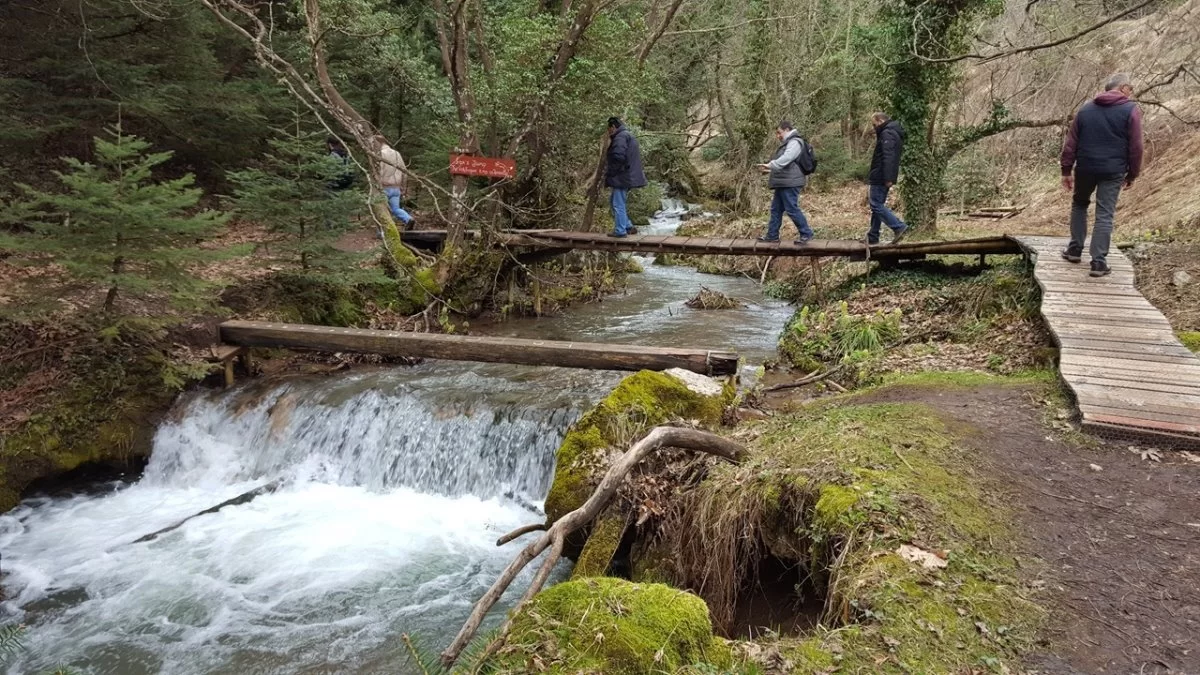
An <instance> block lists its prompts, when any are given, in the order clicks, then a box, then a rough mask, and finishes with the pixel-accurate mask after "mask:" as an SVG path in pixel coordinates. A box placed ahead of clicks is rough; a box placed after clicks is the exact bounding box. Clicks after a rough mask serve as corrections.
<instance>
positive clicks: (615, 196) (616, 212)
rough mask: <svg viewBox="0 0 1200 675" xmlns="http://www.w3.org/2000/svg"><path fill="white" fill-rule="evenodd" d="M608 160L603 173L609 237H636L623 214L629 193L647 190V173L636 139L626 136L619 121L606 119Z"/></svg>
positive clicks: (627, 218) (625, 213)
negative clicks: (609, 213)
mask: <svg viewBox="0 0 1200 675" xmlns="http://www.w3.org/2000/svg"><path fill="white" fill-rule="evenodd" d="M608 135H609V137H610V139H611V140H610V141H609V144H608V160H607V163H606V164H605V169H604V184H605V185H607V186H608V187H610V188H612V196H611V198H610V200H609V205H610V206H611V207H612V217H613V231H612V232H609V233H608V236H610V237H624V236H625V235H627V234H637V228H636V227H634V226H633V223H631V222H629V213H628V212H627V211H626V210H625V204H626V198H627V197H628V196H629V191H630V190H635V189H637V188H642V187H646V173H645V172H644V171H643V170H642V151H641V149H640V148H639V147H638V142H637V138H634V136H633V134H631V133H629V130H628V129H626V128H625V125H624V124H621V120H619V119H617V118H616V117H610V118H608Z"/></svg>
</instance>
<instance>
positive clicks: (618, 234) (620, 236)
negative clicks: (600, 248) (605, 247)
mask: <svg viewBox="0 0 1200 675" xmlns="http://www.w3.org/2000/svg"><path fill="white" fill-rule="evenodd" d="M608 236H610V237H613V238H616V239H624V238H625V233H624V232H609V233H608Z"/></svg>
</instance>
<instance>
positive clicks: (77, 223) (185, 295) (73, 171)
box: [0, 124, 225, 313]
mask: <svg viewBox="0 0 1200 675" xmlns="http://www.w3.org/2000/svg"><path fill="white" fill-rule="evenodd" d="M105 134H106V136H107V138H104V137H95V139H94V141H95V158H96V159H95V163H94V164H93V163H87V162H81V161H79V160H78V159H75V158H73V157H64V158H63V161H64V162H66V164H67V171H65V172H57V171H56V172H54V175H55V176H56V177H57V178H58V180H59V182H61V183H62V187H63V190H62V191H60V192H44V191H42V190H38V189H36V188H33V187H30V186H28V185H23V184H21V185H18V187H19V188H20V189H21V191H22V193H23V195H24V199H20V200H18V201H16V202H14V203H13V204H10V205H8V206H7V208H6V210H7V211H8V212H9V213H10V214H14V213H16V214H20V215H21V216H22V220H23V223H22V224H23V225H24V227H25V228H27V229H28V230H30V231H31V232H30V233H28V234H18V235H12V236H4V237H3V238H0V245H3V246H4V247H6V248H9V249H12V250H15V251H17V252H24V253H32V254H39V255H48V256H50V257H51V258H52V259H53V260H54V262H56V263H58V264H60V265H62V266H63V267H64V268H65V269H66V270H67V272H69V273H70V274H71V275H72V276H73V277H74V278H75V279H77V280H79V281H83V282H87V283H97V284H103V285H105V286H106V287H107V289H108V290H107V293H106V294H105V298H104V311H105V312H106V313H109V312H112V311H113V309H114V308H115V303H116V300H117V297H118V295H119V294H121V293H124V294H125V295H128V296H133V297H144V296H147V295H166V296H167V297H169V298H170V299H171V300H174V301H192V300H195V299H196V298H197V296H198V291H199V290H200V289H201V288H203V286H204V284H203V283H202V282H201V281H200V280H199V279H197V278H196V277H195V276H194V275H192V274H190V273H189V270H188V268H187V266H188V264H189V263H193V262H197V261H199V260H202V259H205V258H211V257H212V255H213V254H212V253H211V252H208V251H203V250H201V249H199V248H197V246H196V243H197V241H198V240H199V239H200V238H202V237H205V236H207V235H210V234H213V233H214V232H215V231H216V230H217V229H218V228H219V227H220V226H221V225H222V224H223V223H224V221H225V216H224V215H222V214H219V213H216V212H214V211H209V210H204V211H199V212H196V211H195V207H196V205H197V203H198V202H199V201H200V195H201V190H200V189H199V188H196V187H194V186H193V178H192V175H191V174H187V175H185V176H183V177H182V178H176V179H173V180H164V181H157V180H155V179H154V178H153V175H152V174H153V171H154V168H155V167H157V166H158V165H160V164H162V163H163V162H165V161H167V160H168V159H170V157H171V153H170V152H149V149H150V144H149V143H147V142H146V141H143V140H142V139H140V138H138V137H137V136H132V135H127V134H125V133H123V132H122V131H121V125H120V124H117V125H115V126H112V127H110V128H108V129H106V130H105ZM0 220H3V219H0Z"/></svg>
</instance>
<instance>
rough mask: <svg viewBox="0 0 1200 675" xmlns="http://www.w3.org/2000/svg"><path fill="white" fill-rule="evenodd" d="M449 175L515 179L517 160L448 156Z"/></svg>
mask: <svg viewBox="0 0 1200 675" xmlns="http://www.w3.org/2000/svg"><path fill="white" fill-rule="evenodd" d="M450 173H452V174H455V175H459V176H487V177H488V178H516V177H517V160H515V159H508V158H504V157H476V156H474V155H450Z"/></svg>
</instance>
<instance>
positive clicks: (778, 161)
mask: <svg viewBox="0 0 1200 675" xmlns="http://www.w3.org/2000/svg"><path fill="white" fill-rule="evenodd" d="M775 138H777V139H779V147H778V148H776V149H775V155H774V157H772V159H771V161H770V162H767V163H766V164H759V165H758V169H759V171H762V172H763V173H766V174H770V175H769V177H768V178H767V187H769V188H771V189H772V190H774V191H775V197H774V199H772V200H771V219H770V220H769V221H768V222H767V234H766V235H765V236H762V237H759V238H758V240H759V241H762V242H767V243H778V242H779V228H780V226H782V225H783V214H784V212H785V211H786V212H787V214H788V217H789V218H791V219H792V222H793V223H795V224H796V229H797V230H798V231H799V232H800V238H799V239H797V240H796V243H797V244H799V245H801V246H803V245H805V244H807V243H808V242H810V241H812V238H813V231H812V228H810V227H809V226H808V218H805V217H804V212H803V211H801V210H800V190H802V189H803V188H804V186H805V185H807V184H808V176H806V175H804V171H803V170H802V169H801V168H800V162H799V160H800V153H802V152H803V151H804V139H803V138H800V132H798V131H796V129H795V127H793V126H792V123H791V122H788V121H787V120H784V121H782V122H780V123H779V126H778V127H776V129H775Z"/></svg>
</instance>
